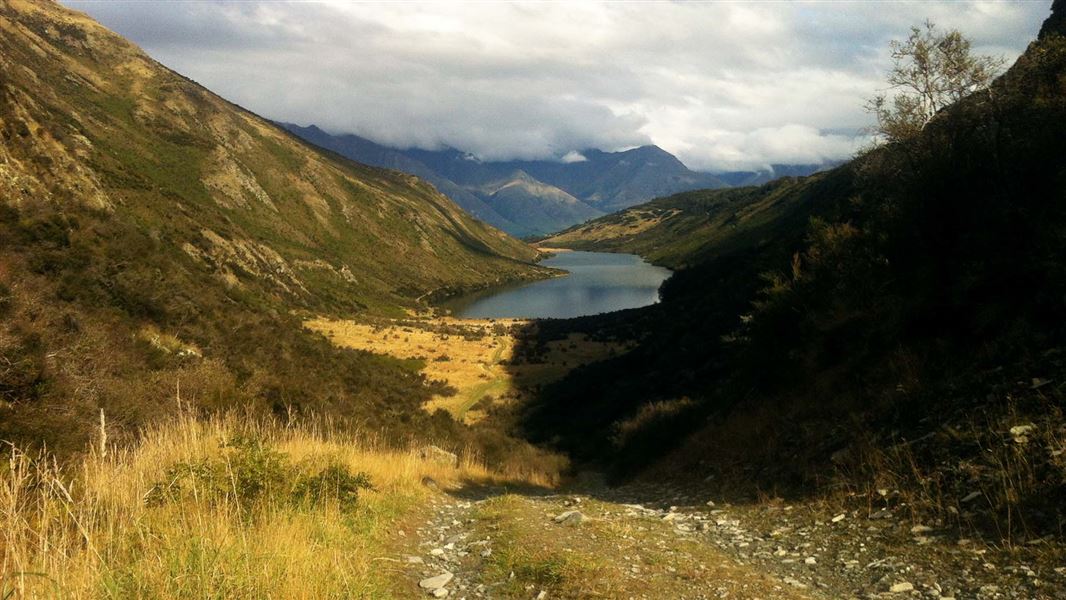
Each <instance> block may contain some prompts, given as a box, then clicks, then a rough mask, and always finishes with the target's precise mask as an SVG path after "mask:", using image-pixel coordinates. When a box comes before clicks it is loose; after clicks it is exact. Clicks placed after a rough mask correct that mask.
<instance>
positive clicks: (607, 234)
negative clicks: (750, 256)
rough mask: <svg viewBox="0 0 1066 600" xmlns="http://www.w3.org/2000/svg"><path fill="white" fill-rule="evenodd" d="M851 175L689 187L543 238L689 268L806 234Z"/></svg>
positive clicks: (849, 170) (846, 171)
mask: <svg viewBox="0 0 1066 600" xmlns="http://www.w3.org/2000/svg"><path fill="white" fill-rule="evenodd" d="M852 179H853V166H851V165H848V166H845V167H840V168H838V169H835V170H833V171H830V172H826V173H819V174H816V175H812V176H810V177H806V178H794V177H785V178H782V179H778V180H776V181H773V182H771V183H768V184H765V185H762V186H758V187H744V188H730V189H718V190H696V191H692V192H682V193H680V194H675V195H673V196H667V197H665V198H658V199H656V200H652V201H651V202H648V203H646V204H640V205H638V206H634V207H632V208H628V209H626V210H623V211H620V212H617V213H613V214H609V215H606V216H603V217H600V218H598V219H595V220H592V221H589V222H588V223H584V224H582V225H576V226H574V227H571V228H570V229H567V230H566V231H563V232H561V233H558V234H556V235H554V236H551V237H549V238H547V239H545V240H543V241H542V242H541V245H543V246H547V247H557V248H573V249H578V250H598V251H608V252H631V253H634V254H640V255H641V256H644V257H646V258H648V259H649V260H652V261H654V262H656V263H659V264H663V265H667V266H669V267H671V268H675V269H676V268H683V267H686V266H691V265H694V264H698V263H700V262H704V261H706V260H708V259H712V258H714V257H716V256H719V255H722V254H727V253H730V252H736V251H745V252H750V251H757V250H758V249H759V248H760V247H764V246H769V245H771V244H773V243H775V242H777V241H780V239H781V238H782V237H791V238H795V237H797V236H801V235H802V232H803V230H804V229H805V228H806V225H807V221H808V220H809V219H810V217H811V216H812V215H816V214H818V213H819V211H821V210H823V209H824V208H828V203H829V201H835V200H836V199H837V198H839V197H840V196H841V192H842V191H846V190H847V188H848V186H849V185H850V184H851V181H852Z"/></svg>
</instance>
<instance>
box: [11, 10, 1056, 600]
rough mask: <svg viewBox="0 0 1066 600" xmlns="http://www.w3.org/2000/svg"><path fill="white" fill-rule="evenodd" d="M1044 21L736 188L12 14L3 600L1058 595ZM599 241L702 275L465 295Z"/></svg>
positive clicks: (1052, 178)
mask: <svg viewBox="0 0 1066 600" xmlns="http://www.w3.org/2000/svg"><path fill="white" fill-rule="evenodd" d="M842 6H843V5H842ZM215 8H216V7H213V6H210V5H204V6H199V5H197V6H194V7H193V8H192V9H193V10H207V11H210V10H214V9H215ZM277 8H278V7H271V10H274V9H277ZM346 8H353V9H354V7H346ZM483 8H484V7H479V10H481V9H483ZM696 8H699V7H696ZM956 8H957V7H956V6H955V5H952V7H951V9H952V10H955V9H956ZM405 10H410V11H411V12H410V15H417V14H418V10H419V9H418V8H417V7H413V6H412V7H405ZM523 10H528V11H534V8H532V7H523ZM801 12H802V11H801ZM226 14H227V15H228V18H235V17H233V15H256V16H257V18H258V17H263V15H266V16H265V17H263V18H265V19H266V20H267V21H266V22H268V23H269V24H270V26H274V25H276V24H277V21H276V20H273V14H274V13H272V12H271V11H269V10H268V11H266V12H257V10H256V7H254V6H247V7H246V6H243V5H242V6H240V7H236V8H235V9H234V11H233V12H232V13H226ZM405 14H406V13H405ZM1046 17H1047V18H1046V20H1044V21H1043V25H1042V28H1041V30H1040V33H1039V34H1038V36H1037V38H1036V39H1035V40H1033V41H1032V42H1031V43H1030V44H1029V46H1028V48H1027V49H1026V50H1025V52H1024V53H1023V54H1022V55H1021V56H1020V58H1018V60H1017V61H1016V62H1015V63H1014V64H1013V65H1011V66H1009V68H1006V69H1005V70H1004V71H1003V72H1002V73H1001V74H999V75H998V76H997V77H994V78H993V77H989V82H990V83H989V85H988V86H987V87H985V88H980V89H973V90H968V92H967V93H966V94H963V95H961V96H960V97H958V98H955V99H954V100H953V101H952V102H951V103H949V104H946V105H945V106H943V107H940V108H939V109H938V110H936V111H935V112H934V113H933V114H932V116H931V117H930V118H929V120H928V121H927V122H923V123H922V124H921V125H920V126H919V127H916V128H914V129H913V131H912V132H911V135H908V136H901V137H898V138H886V139H885V140H882V143H879V144H878V145H876V146H873V147H870V148H868V149H865V150H864V151H862V152H860V153H859V154H858V155H856V156H855V157H854V158H853V159H851V160H848V161H845V162H841V163H835V162H834V163H826V164H808V165H798V164H797V165H781V164H774V165H773V166H772V167H768V168H767V169H765V170H760V171H745V172H739V171H738V172H731V173H730V172H727V173H719V174H713V175H712V174H708V173H701V172H696V171H692V170H690V169H689V168H688V167H686V166H685V165H684V164H683V163H682V162H681V161H680V160H678V159H677V158H676V157H675V156H673V155H672V154H670V153H669V152H666V151H665V150H663V149H661V148H659V147H658V146H654V145H647V146H641V147H637V148H632V149H629V150H624V151H619V152H605V151H600V150H594V149H586V150H582V151H581V152H580V156H579V157H578V156H570V157H569V158H568V160H567V161H566V162H564V161H562V160H510V161H489V160H481V159H479V158H478V157H476V156H474V155H472V154H470V153H467V152H463V151H460V150H456V149H453V148H444V149H439V150H426V149H418V148H409V149H402V150H401V149H395V148H389V147H387V146H384V145H380V144H377V143H375V142H373V141H370V140H368V139H365V138H362V137H359V136H355V135H342V134H338V135H334V134H331V133H327V132H326V131H323V130H322V129H319V128H318V127H315V126H313V125H311V126H307V127H302V126H297V125H292V124H289V123H279V122H275V121H271V120H268V119H265V118H263V117H261V116H259V115H257V114H255V113H253V112H251V111H249V110H246V109H245V108H242V107H240V106H238V105H236V104H234V103H231V102H230V101H227V100H226V99H224V98H222V97H220V96H218V95H216V94H215V93H213V92H211V91H210V90H208V89H206V88H205V87H203V86H201V85H199V84H197V83H196V82H194V81H192V80H191V79H189V78H187V77H185V76H183V75H180V74H178V73H177V72H175V71H173V70H171V69H170V68H168V67H166V66H164V65H163V64H161V63H160V62H157V61H156V60H155V59H153V58H151V57H150V56H149V55H148V54H146V53H145V52H143V51H142V50H141V49H140V48H138V47H137V46H135V45H134V44H133V43H131V42H129V41H127V40H126V39H124V38H123V37H121V36H119V35H118V34H116V33H114V32H112V31H110V30H108V29H106V28H105V27H103V26H102V25H100V24H99V23H97V22H96V21H94V20H93V19H92V18H90V17H89V16H88V15H86V14H84V13H82V12H78V11H77V10H73V9H71V8H67V7H66V6H64V5H62V4H60V3H56V2H51V1H46V0H0V440H2V441H3V444H0V455H2V456H3V458H4V461H3V466H2V467H0V599H3V600H7V599H9V598H10V599H12V600H14V599H16V598H48V597H72V598H161V599H162V598H167V599H169V598H208V597H210V598H249V599H252V598H308V599H311V598H314V599H318V598H338V599H339V598H372V599H378V598H380V599H385V598H423V597H435V598H465V599H467V600H470V599H473V598H485V599H487V598H496V599H512V598H513V599H516V600H517V599H524V600H529V599H530V598H534V599H536V600H553V599H556V598H573V599H579V598H580V599H584V598H618V599H627V598H628V599H634V598H640V599H646V600H658V599H660V598H678V599H691V600H704V599H709V598H749V599H756V598H761V599H764V600H765V599H767V598H796V599H799V598H812V599H832V598H860V597H861V598H883V599H893V600H895V599H901V598H913V599H917V598H929V599H931V600H935V599H940V600H947V599H949V598H976V599H980V600H1000V599H1016V600H1023V599H1040V600H1044V599H1048V600H1052V599H1055V600H1057V599H1060V598H1066V567H1063V565H1064V564H1066V562H1064V561H1066V537H1064V534H1063V531H1064V527H1066V325H1064V322H1063V319H1062V312H1063V309H1064V308H1066V160H1064V158H1066V0H1053V2H1052V3H1051V10H1050V14H1049V15H1046ZM405 18H406V17H405ZM405 22H406V21H405ZM411 22H414V23H415V24H418V23H421V21H418V20H417V19H414V20H412V21H411ZM260 25H262V22H261V23H260ZM283 25H285V26H286V27H287V26H288V25H289V24H283ZM298 29H299V27H296V28H295V29H293V30H292V31H296V30H298ZM267 30H268V28H265V29H263V31H267ZM270 31H274V32H275V33H276V32H277V31H280V30H276V29H274V30H270ZM383 31H385V32H388V33H389V35H395V34H396V30H389V29H388V28H387V27H380V28H377V27H375V28H368V29H367V30H365V31H358V32H354V33H352V35H356V34H358V35H367V36H372V35H378V34H381V32H383ZM914 31H915V32H916V33H915V35H917V34H918V32H919V30H918V29H915V30H914ZM257 32H258V30H257ZM433 32H434V33H433V35H434V36H440V35H443V34H442V33H441V32H440V31H437V30H436V29H434V30H433ZM290 33H291V31H290ZM298 33H301V35H302V32H298ZM293 35H296V34H293ZM382 35H383V34H382ZM266 37H267V36H264V38H263V39H265V38H266ZM256 39H259V38H256ZM300 39H304V38H300ZM308 39H309V38H308ZM434 39H437V38H434ZM948 39H954V38H950V37H949V38H948ZM967 43H968V42H967ZM945 45H947V44H945ZM433 47H434V48H438V47H437V46H433ZM893 48H898V47H897V46H893ZM967 49H968V46H967ZM468 51H469V48H463V49H462V52H468ZM535 58H537V59H538V60H540V59H542V58H543V57H541V56H537V57H535ZM494 65H495V63H493V66H494ZM382 68H386V67H382ZM494 68H495V66H494ZM571 159H572V160H571ZM768 162H776V161H768ZM518 237H524V238H527V239H536V242H535V243H533V242H528V241H523V240H521V239H518ZM572 250H585V251H594V252H611V253H625V254H634V255H638V257H640V258H643V259H646V260H647V261H649V262H651V263H653V264H654V265H657V266H656V267H654V268H655V269H656V270H658V271H661V272H662V273H663V275H662V276H661V277H666V276H667V275H670V274H669V272H667V271H665V270H664V269H661V268H659V267H666V268H668V269H670V270H671V271H672V272H673V274H672V275H670V276H669V278H668V279H666V280H665V283H663V284H662V286H661V287H660V288H659V301H658V302H657V303H655V304H651V305H648V306H643V307H642V308H634V309H628V310H621V311H614V312H606V313H601V314H593V315H587V316H582V317H577V318H569V319H555V318H543V319H535V318H513V319H464V318H459V317H457V316H456V315H453V314H450V313H449V308H448V306H449V305H448V304H447V302H446V301H447V300H448V299H449V298H453V297H455V296H461V295H466V294H468V293H471V292H486V291H491V290H497V289H513V288H514V287H516V286H519V287H520V286H522V285H524V284H527V283H530V282H538V281H541V280H549V279H551V278H556V277H561V276H564V275H565V273H563V272H562V271H560V270H558V269H553V268H551V267H550V265H551V264H553V263H552V262H550V261H549V262H547V264H545V263H544V262H543V261H544V260H546V259H547V258H548V257H550V256H551V255H552V253H557V254H559V253H565V252H566V251H572ZM559 255H560V256H571V257H572V256H580V253H571V254H559ZM610 257H611V258H624V257H617V256H614V255H611V256H610ZM638 257H630V258H633V260H634V261H638V260H640V258H638ZM642 264H643V263H642ZM645 266H647V265H645ZM605 270H606V271H610V266H608V267H605ZM611 273H613V275H611ZM611 273H608V275H610V276H613V277H615V278H618V277H619V275H618V274H617V272H611ZM607 279H610V277H607ZM554 281H556V280H552V281H544V282H542V283H552V282H554ZM562 281H565V280H562ZM659 281H662V278H660V279H656V280H655V283H654V284H652V286H649V294H652V293H653V288H654V285H657V284H658V282H659ZM508 286H510V287H508ZM590 287H591V288H593V289H592V290H591V291H589V292H588V293H589V294H604V293H606V292H605V289H606V287H607V284H604V285H602V286H599V287H597V286H590ZM583 293H584V292H583ZM579 296H580V295H579V294H577V293H575V294H574V295H573V296H572V297H571V296H567V297H566V298H567V299H566V301H567V302H569V303H573V304H579V303H580V302H581V301H582V298H581V297H579ZM650 301H651V300H649V302H650ZM590 312H593V311H590Z"/></svg>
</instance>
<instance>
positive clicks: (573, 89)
mask: <svg viewBox="0 0 1066 600" xmlns="http://www.w3.org/2000/svg"><path fill="white" fill-rule="evenodd" d="M64 1H65V3H66V4H68V5H70V6H72V7H74V8H78V9H81V10H85V11H86V12H88V13H90V14H91V15H93V16H94V17H96V18H97V19H99V20H100V21H101V22H103V23H104V24H105V25H107V26H109V27H111V28H112V29H114V30H116V31H118V32H119V33H121V34H123V35H125V36H127V37H129V38H131V39H133V40H134V41H135V42H137V43H138V44H140V45H141V46H142V47H144V48H145V50H147V51H148V52H149V53H150V54H152V55H153V56H154V57H156V58H157V59H158V60H160V61H161V62H163V63H165V64H167V65H168V66H170V67H172V68H174V69H176V70H177V71H179V72H181V73H183V74H185V75H187V76H189V77H191V78H193V79H195V80H197V81H199V82H201V83H203V84H204V85H206V86H207V87H209V88H211V89H213V90H215V91H216V92H218V93H220V94H221V95H223V96H225V97H227V98H229V99H230V100H233V101H235V102H237V103H239V104H241V105H243V106H245V107H248V108H250V109H252V110H255V111H256V112H259V113H260V114H263V115H264V116H267V117H270V118H273V119H278V120H284V121H293V122H297V123H300V124H309V123H315V124H318V125H319V126H321V127H323V128H325V129H327V130H331V131H334V132H352V133H358V134H360V135H364V136H366V137H369V138H371V139H374V140H376V141H379V142H382V143H386V144H390V145H396V146H419V147H425V148H435V147H439V146H442V145H449V146H454V147H457V148H461V149H464V150H468V151H471V152H473V153H475V154H477V155H479V156H481V157H482V158H486V159H506V158H547V157H553V158H562V157H569V158H568V160H573V159H574V158H576V156H578V154H577V153H578V152H580V150H582V149H586V148H601V149H605V150H613V149H619V148H625V147H631V146H635V145H640V144H646V143H656V144H659V145H660V146H662V147H663V148H665V149H666V150H668V151H671V152H674V153H675V154H677V155H678V156H679V157H680V158H681V159H682V160H683V161H685V162H686V163H688V164H689V165H690V166H692V167H693V168H698V169H708V170H728V169H739V168H751V167H759V166H763V165H766V164H771V163H801V162H802V163H806V162H818V161H821V160H831V159H840V158H846V157H847V156H849V155H850V154H851V153H853V152H854V150H855V148H856V145H857V144H858V143H860V141H859V140H857V138H856V132H858V131H859V130H860V129H861V128H862V127H864V126H866V125H867V124H868V122H869V115H867V114H866V113H865V112H864V111H863V109H862V104H863V99H864V98H865V97H867V96H869V95H871V94H873V93H874V92H875V91H876V90H877V89H878V88H879V87H882V86H883V83H882V81H883V78H884V73H885V71H886V69H887V68H888V60H887V52H886V48H887V43H888V41H889V40H890V39H893V38H900V37H903V36H905V35H906V34H907V32H908V29H909V27H910V26H911V25H916V24H919V23H921V22H922V21H923V20H924V19H926V18H931V19H933V20H934V21H936V22H937V23H939V24H940V25H941V26H942V27H957V28H959V29H960V30H962V31H963V32H964V33H966V34H967V35H969V36H970V37H971V38H972V39H973V40H974V41H975V44H976V46H977V49H978V50H979V51H981V52H985V53H990V54H1002V55H1004V56H1005V57H1006V58H1007V59H1008V60H1013V59H1014V58H1015V57H1016V56H1017V55H1018V54H1019V53H1020V52H1021V51H1022V50H1023V49H1024V48H1025V46H1026V44H1027V43H1028V42H1029V40H1030V39H1031V38H1032V37H1033V36H1034V35H1035V32H1036V31H1037V29H1038V28H1039V26H1040V23H1041V21H1042V20H1043V18H1044V17H1045V16H1046V14H1047V12H1048V8H1049V6H1050V2H1011V3H1007V2H956V1H944V2H877V3H873V2H849V3H844V2H814V3H798V2H797V3H776V2H772V3H745V2H736V3H728V2H726V3H615V4H590V3H543V4H502V3H486V2H470V3H431V4H412V3H349V2H343V1H339V0H338V1H335V2H316V3H306V2H294V3H285V2H274V1H264V2H256V1H245V2H222V1H200V2H182V1H173V2H171V1H166V0H133V1H129V0H127V1H122V2H89V1H79V0H64Z"/></svg>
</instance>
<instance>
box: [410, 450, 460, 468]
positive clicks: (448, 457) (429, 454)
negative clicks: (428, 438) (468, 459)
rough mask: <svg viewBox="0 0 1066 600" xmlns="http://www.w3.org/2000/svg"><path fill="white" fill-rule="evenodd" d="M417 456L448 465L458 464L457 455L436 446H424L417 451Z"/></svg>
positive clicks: (454, 465)
mask: <svg viewBox="0 0 1066 600" xmlns="http://www.w3.org/2000/svg"><path fill="white" fill-rule="evenodd" d="M418 458H421V459H422V460H425V461H429V462H434V463H437V464H441V465H448V466H450V467H458V466H459V457H458V456H456V455H455V454H453V453H451V452H448V451H447V450H445V449H443V448H438V447H437V446H424V447H423V448H421V449H420V450H419V451H418Z"/></svg>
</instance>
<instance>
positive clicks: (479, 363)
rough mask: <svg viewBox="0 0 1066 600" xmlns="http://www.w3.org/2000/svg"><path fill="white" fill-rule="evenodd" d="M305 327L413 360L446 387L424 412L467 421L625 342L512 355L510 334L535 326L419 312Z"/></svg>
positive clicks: (584, 342)
mask: <svg viewBox="0 0 1066 600" xmlns="http://www.w3.org/2000/svg"><path fill="white" fill-rule="evenodd" d="M305 325H306V326H307V327H308V328H309V329H311V330H313V331H317V332H319V333H322V334H324V335H326V336H327V337H328V338H329V339H330V340H332V341H333V343H335V344H337V345H338V346H343V347H347V348H354V349H357V350H364V351H367V352H372V353H374V354H380V355H385V356H391V357H393V358H397V359H400V360H404V361H418V365H419V366H420V368H421V371H422V373H423V374H425V375H426V377H427V378H428V379H430V380H432V381H439V382H443V383H445V384H446V385H447V386H448V391H447V392H446V393H439V394H436V395H434V396H433V398H432V399H431V400H430V401H429V402H428V403H427V405H426V410H429V411H430V412H433V411H435V410H438V409H443V410H446V411H447V412H448V413H450V414H451V415H452V416H453V417H455V419H457V420H459V421H465V422H468V423H471V422H476V421H478V420H479V419H481V418H482V417H484V415H485V411H486V410H487V409H488V408H489V407H490V406H491V405H492V404H494V403H496V402H500V401H503V400H506V399H513V398H515V397H516V396H517V395H518V394H519V393H520V392H521V390H522V389H524V388H527V387H530V386H535V385H540V384H544V383H547V382H550V381H554V380H556V379H558V378H560V377H562V376H563V375H565V374H566V373H567V372H569V371H570V370H571V369H573V368H574V367H577V366H579V365H584V364H589V363H592V362H596V361H598V360H603V359H605V358H607V357H609V356H614V355H617V354H619V353H621V352H624V351H625V350H626V349H627V348H628V347H629V346H627V345H626V344H624V343H621V342H607V341H596V340H590V339H588V338H587V337H586V336H584V335H582V334H572V335H570V336H569V337H567V338H566V339H563V340H555V341H552V342H549V343H547V344H546V348H545V349H544V352H542V353H539V354H538V356H537V357H536V358H535V359H525V358H517V359H516V356H515V347H516V337H515V336H516V332H518V331H520V330H523V329H526V328H529V327H532V326H535V325H533V324H532V323H531V322H530V321H526V320H522V319H456V318H452V317H425V316H419V317H411V318H406V319H382V320H376V321H368V322H357V321H347V320H332V319H324V318H323V319H315V320H312V321H308V322H306V323H305ZM486 398H487V399H488V400H486Z"/></svg>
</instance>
